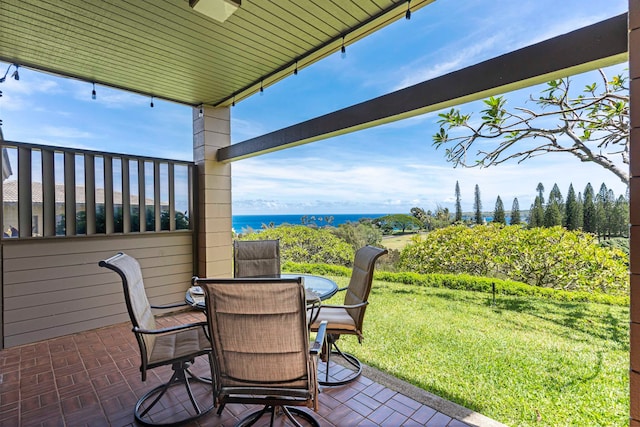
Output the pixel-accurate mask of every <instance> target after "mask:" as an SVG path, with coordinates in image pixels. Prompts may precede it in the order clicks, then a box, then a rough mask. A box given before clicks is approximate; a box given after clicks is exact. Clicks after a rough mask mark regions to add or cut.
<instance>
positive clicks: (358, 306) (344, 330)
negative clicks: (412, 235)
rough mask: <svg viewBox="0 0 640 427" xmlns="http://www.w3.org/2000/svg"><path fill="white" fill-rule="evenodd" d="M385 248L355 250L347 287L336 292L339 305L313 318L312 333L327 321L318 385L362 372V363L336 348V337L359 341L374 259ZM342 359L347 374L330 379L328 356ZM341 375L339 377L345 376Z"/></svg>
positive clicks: (325, 308)
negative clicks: (340, 300)
mask: <svg viewBox="0 0 640 427" xmlns="http://www.w3.org/2000/svg"><path fill="white" fill-rule="evenodd" d="M386 253H387V250H386V249H380V248H376V247H374V246H368V245H367V246H364V247H362V248H360V249H358V250H357V251H356V255H355V259H354V262H353V270H352V273H351V279H350V281H349V286H347V287H346V288H341V289H338V292H340V291H346V293H345V297H344V304H343V305H322V307H321V308H320V312H319V313H318V314H317V316H315V317H313V323H312V325H311V330H312V331H315V330H317V329H318V328H319V326H320V322H323V321H326V322H327V346H326V348H325V349H324V350H323V360H326V371H325V379H324V380H320V381H319V384H320V385H324V386H339V385H344V384H347V383H350V382H352V381H355V380H356V379H357V378H358V377H359V376H360V374H361V373H362V364H361V363H360V361H359V360H358V359H357V358H356V357H355V356H354V355H352V354H349V353H344V352H343V351H341V350H340V348H339V347H338V344H337V341H338V339H339V338H340V335H345V334H346V335H357V336H358V342H362V339H363V335H362V323H363V321H364V313H365V310H366V309H367V305H368V304H369V302H368V298H369V292H370V291H371V283H372V281H373V269H374V267H375V263H376V260H377V259H378V258H379V257H381V256H382V255H384V254H386ZM332 354H333V355H337V356H340V357H342V358H343V359H344V360H345V361H346V362H347V363H345V366H350V369H352V370H350V372H346V371H345V372H346V374H347V375H346V376H345V377H343V378H339V379H337V378H336V379H330V378H329V377H330V373H329V366H330V362H331V355H332ZM345 372H343V374H344V373H345Z"/></svg>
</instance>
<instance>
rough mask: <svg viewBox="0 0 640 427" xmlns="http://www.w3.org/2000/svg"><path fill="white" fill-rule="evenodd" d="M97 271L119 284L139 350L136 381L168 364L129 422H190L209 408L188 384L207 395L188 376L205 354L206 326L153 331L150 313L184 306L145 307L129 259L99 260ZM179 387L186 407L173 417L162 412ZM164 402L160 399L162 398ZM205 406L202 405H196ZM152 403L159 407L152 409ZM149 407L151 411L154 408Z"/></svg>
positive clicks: (137, 269) (140, 283) (134, 262)
mask: <svg viewBox="0 0 640 427" xmlns="http://www.w3.org/2000/svg"><path fill="white" fill-rule="evenodd" d="M99 265H100V267H105V268H108V269H110V270H113V271H115V272H116V273H118V275H120V278H121V279H122V286H123V288H124V299H125V302H126V304H127V311H128V312H129V317H130V319H131V323H132V324H133V333H134V334H135V337H136V340H137V342H138V346H139V347H140V358H141V361H142V362H141V365H140V371H141V373H142V381H146V379H147V370H149V369H153V368H156V367H159V366H163V365H171V367H172V369H173V375H172V376H171V379H170V380H169V381H168V382H166V383H164V384H161V385H159V386H157V387H155V388H153V389H152V390H150V391H148V392H147V393H145V394H144V395H143V396H142V397H141V398H140V399H139V400H138V401H137V403H136V406H135V410H134V415H135V419H136V420H137V421H138V422H140V423H142V424H144V425H178V424H182V423H186V422H189V421H192V420H194V419H196V418H198V417H200V416H202V415H204V414H206V413H208V412H209V411H210V410H211V409H213V405H212V404H211V401H210V400H209V399H210V396H209V397H208V398H207V400H206V401H205V400H203V399H202V398H201V399H199V400H200V401H201V402H198V399H197V398H196V397H195V396H194V393H193V390H192V385H193V384H196V383H201V384H206V386H205V385H200V386H199V390H197V391H199V392H211V390H212V388H211V380H210V379H203V378H200V377H198V376H196V375H194V374H192V373H191V372H190V371H189V367H190V366H191V365H192V364H193V362H194V360H195V358H196V357H197V356H201V355H206V354H209V353H211V342H210V341H209V339H208V338H207V335H206V334H207V327H206V325H207V324H206V322H200V323H192V324H183V325H178V326H170V327H165V328H157V326H156V321H155V316H154V314H153V313H152V311H151V309H152V308H160V309H162V308H165V309H166V308H175V307H179V306H182V305H185V306H186V304H172V305H165V306H152V305H150V304H149V300H148V299H147V295H146V293H145V289H144V283H143V280H142V271H141V270H140V264H138V261H137V260H136V259H135V258H132V257H131V256H129V255H126V254H124V253H122V252H120V253H118V254H116V255H115V256H113V257H111V258H109V259H106V260H103V261H100V262H99ZM177 385H184V386H185V388H186V392H187V396H188V400H189V401H190V405H188V404H187V403H186V396H184V400H185V405H180V407H179V409H176V410H175V411H174V413H172V412H171V411H170V410H167V408H169V407H170V406H172V405H175V404H176V399H175V395H173V394H172V393H171V392H169V393H167V392H168V391H169V390H170V388H172V387H173V386H177ZM163 397H164V399H162V398H163ZM203 401H204V402H206V404H203V403H202V402H203ZM158 402H162V403H161V404H160V405H158V406H157V407H156V406H155V405H156V404H157V403H158ZM154 407H155V409H154Z"/></svg>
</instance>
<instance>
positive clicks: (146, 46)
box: [0, 0, 433, 106]
mask: <svg viewBox="0 0 640 427" xmlns="http://www.w3.org/2000/svg"><path fill="white" fill-rule="evenodd" d="M432 1H433V0H412V1H411V2H407V1H406V0H295V1H293V0H290V1H284V0H282V1H280V0H279V1H273V0H243V1H242V5H241V7H240V8H239V9H238V10H237V11H236V12H235V13H234V14H233V15H232V16H231V17H230V18H228V19H227V20H226V21H225V22H224V23H220V22H218V21H215V20H213V19H211V18H208V17H206V16H204V15H202V14H200V13H198V12H195V11H194V10H193V9H191V8H190V7H189V2H188V1H187V0H152V1H141V0H140V1H138V0H136V1H124V0H111V1H102V0H2V1H0V28H2V37H0V61H5V62H9V63H16V64H18V65H20V66H25V67H30V68H34V69H38V70H43V71H48V72H52V73H55V74H59V75H62V76H68V77H73V78H77V79H80V80H84V81H87V82H95V83H96V84H102V85H107V86H111V87H116V88H121V89H124V90H128V91H131V92H137V93H140V94H144V95H148V96H154V97H156V98H162V99H167V100H172V101H175V102H179V103H183V104H188V105H192V106H197V105H200V104H202V103H204V104H209V105H229V104H231V103H232V102H233V100H234V95H235V100H236V101H239V100H241V99H242V98H245V97H246V96H249V95H251V94H252V93H255V92H257V91H259V89H260V85H261V83H262V84H263V85H264V87H266V86H268V85H270V84H272V83H274V82H276V81H278V80H280V79H282V78H284V77H286V76H289V75H291V74H292V73H293V71H294V68H295V65H296V61H297V66H298V68H299V69H301V68H303V67H306V66H308V65H310V64H311V63H313V62H316V61H317V60H319V59H321V58H323V57H325V56H327V55H329V54H331V53H333V52H336V51H338V50H340V47H341V45H342V37H343V36H344V37H345V39H344V41H345V44H347V45H348V44H350V43H353V42H354V41H356V40H358V39H360V38H362V37H365V36H366V35H368V34H370V33H372V32H374V31H376V30H378V29H380V28H381V27H384V26H386V25H388V24H390V23H391V22H393V21H395V20H397V19H401V18H404V16H405V13H406V10H407V7H408V5H409V6H410V7H411V10H416V9H419V8H421V7H423V6H425V5H427V4H429V3H431V2H432ZM263 80H264V81H263Z"/></svg>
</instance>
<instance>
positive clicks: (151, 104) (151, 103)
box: [149, 96, 153, 108]
mask: <svg viewBox="0 0 640 427" xmlns="http://www.w3.org/2000/svg"><path fill="white" fill-rule="evenodd" d="M149 107H151V108H153V96H152V97H151V102H150V103H149Z"/></svg>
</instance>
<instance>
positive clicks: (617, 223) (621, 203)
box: [612, 195, 629, 237]
mask: <svg viewBox="0 0 640 427" xmlns="http://www.w3.org/2000/svg"><path fill="white" fill-rule="evenodd" d="M612 223H613V224H612V228H613V232H614V234H615V235H616V236H620V237H628V236H629V201H628V200H627V199H626V198H625V197H624V196H622V195H621V196H620V197H618V199H617V200H616V202H615V205H614V208H613V218H612Z"/></svg>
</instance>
